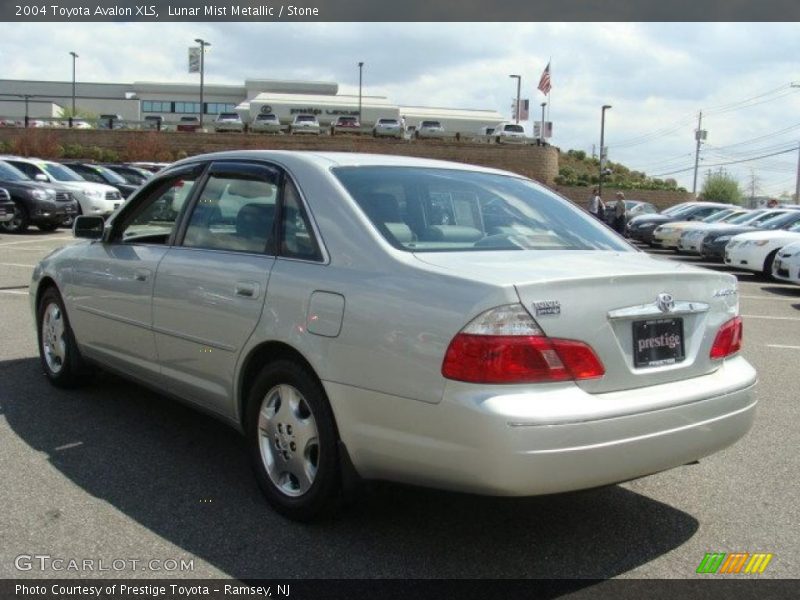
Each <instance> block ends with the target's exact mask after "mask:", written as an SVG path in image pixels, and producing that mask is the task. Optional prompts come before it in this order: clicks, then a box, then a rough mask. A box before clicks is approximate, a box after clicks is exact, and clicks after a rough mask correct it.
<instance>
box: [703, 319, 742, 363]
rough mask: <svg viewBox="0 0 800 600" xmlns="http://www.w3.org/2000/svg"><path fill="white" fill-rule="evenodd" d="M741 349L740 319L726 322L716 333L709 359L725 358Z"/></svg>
mask: <svg viewBox="0 0 800 600" xmlns="http://www.w3.org/2000/svg"><path fill="white" fill-rule="evenodd" d="M741 349H742V317H734V318H733V319H731V320H730V321H727V322H726V323H725V324H724V325H723V326H722V327H720V328H719V331H718V332H717V337H715V338H714V344H713V345H712V346H711V353H710V356H711V358H725V357H726V356H730V355H731V354H736V353H737V352H739V350H741Z"/></svg>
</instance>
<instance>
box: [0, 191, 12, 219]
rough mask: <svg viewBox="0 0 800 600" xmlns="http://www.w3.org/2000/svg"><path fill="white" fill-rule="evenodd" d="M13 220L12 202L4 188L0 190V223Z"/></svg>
mask: <svg viewBox="0 0 800 600" xmlns="http://www.w3.org/2000/svg"><path fill="white" fill-rule="evenodd" d="M13 218H14V201H13V200H12V199H11V194H9V193H8V190H7V189H5V188H0V223H5V222H6V221H11V220H12V219H13Z"/></svg>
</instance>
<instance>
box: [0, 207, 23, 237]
mask: <svg viewBox="0 0 800 600" xmlns="http://www.w3.org/2000/svg"><path fill="white" fill-rule="evenodd" d="M30 224H31V221H30V217H29V216H28V211H27V210H26V209H25V207H24V206H20V205H18V204H15V205H14V217H13V218H12V219H11V220H10V221H5V222H4V223H0V230H2V231H4V232H6V233H25V232H26V231H27V230H28V226H29V225H30Z"/></svg>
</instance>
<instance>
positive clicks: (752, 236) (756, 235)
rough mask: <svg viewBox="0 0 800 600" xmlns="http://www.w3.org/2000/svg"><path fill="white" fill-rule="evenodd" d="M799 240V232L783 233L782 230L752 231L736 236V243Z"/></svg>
mask: <svg viewBox="0 0 800 600" xmlns="http://www.w3.org/2000/svg"><path fill="white" fill-rule="evenodd" d="M778 239H781V240H784V239H788V240H794V239H798V240H800V231H798V232H795V231H785V230H783V229H777V230H766V231H752V232H750V233H741V234H739V235H737V236H736V241H737V242H757V241H759V240H778Z"/></svg>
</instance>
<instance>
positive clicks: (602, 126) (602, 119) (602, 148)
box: [597, 104, 611, 197]
mask: <svg viewBox="0 0 800 600" xmlns="http://www.w3.org/2000/svg"><path fill="white" fill-rule="evenodd" d="M609 108H611V105H610V104H604V105H603V108H602V109H601V110H600V181H599V182H598V184H597V195H598V196H601V197H602V195H603V167H605V164H604V163H605V158H606V150H605V146H604V145H603V144H604V143H605V133H606V111H607V110H608V109H609Z"/></svg>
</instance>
